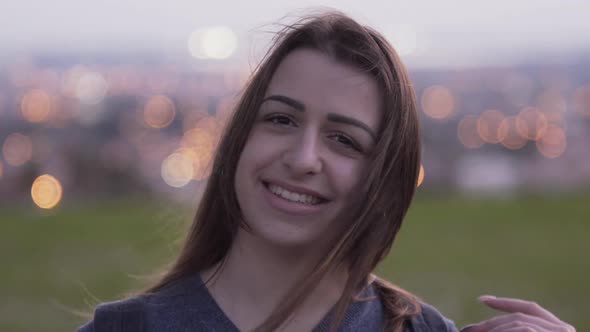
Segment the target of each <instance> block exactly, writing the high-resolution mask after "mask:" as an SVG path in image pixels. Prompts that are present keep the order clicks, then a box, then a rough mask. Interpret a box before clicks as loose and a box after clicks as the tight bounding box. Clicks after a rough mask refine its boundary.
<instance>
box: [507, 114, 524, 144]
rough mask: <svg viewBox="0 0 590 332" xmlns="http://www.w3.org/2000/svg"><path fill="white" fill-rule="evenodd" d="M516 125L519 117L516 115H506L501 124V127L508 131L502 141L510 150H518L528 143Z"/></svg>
mask: <svg viewBox="0 0 590 332" xmlns="http://www.w3.org/2000/svg"><path fill="white" fill-rule="evenodd" d="M516 126H517V118H516V117H514V116H509V117H506V118H505V119H504V120H503V121H502V123H501V124H500V127H503V128H505V129H502V130H505V131H506V135H505V136H504V137H503V138H502V140H501V141H500V143H502V145H503V146H504V147H506V148H507V149H510V150H518V149H520V148H522V147H524V146H525V145H526V143H527V139H526V138H525V137H523V136H522V135H521V134H520V133H519V131H518V129H517V127H516Z"/></svg>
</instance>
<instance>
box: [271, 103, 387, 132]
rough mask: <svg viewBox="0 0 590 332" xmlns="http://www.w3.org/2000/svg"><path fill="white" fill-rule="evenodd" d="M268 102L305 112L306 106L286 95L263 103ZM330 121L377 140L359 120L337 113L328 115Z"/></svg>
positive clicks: (369, 129) (370, 130)
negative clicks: (364, 133)
mask: <svg viewBox="0 0 590 332" xmlns="http://www.w3.org/2000/svg"><path fill="white" fill-rule="evenodd" d="M267 100H274V101H278V102H280V103H283V104H285V105H288V106H291V107H292V108H294V109H295V110H297V111H299V112H305V105H304V104H303V103H302V102H300V101H298V100H295V99H293V98H291V97H287V96H284V95H271V96H268V97H266V98H264V99H263V100H262V102H263V103H264V102H265V101H267ZM328 121H332V122H338V123H344V124H348V125H352V126H355V127H358V128H360V129H362V130H364V131H366V132H367V133H368V134H369V135H371V138H373V139H376V137H377V135H375V133H374V132H373V130H372V129H371V128H369V126H367V125H366V124H364V123H363V122H361V121H359V120H356V119H354V118H351V117H348V116H344V115H341V114H336V113H328Z"/></svg>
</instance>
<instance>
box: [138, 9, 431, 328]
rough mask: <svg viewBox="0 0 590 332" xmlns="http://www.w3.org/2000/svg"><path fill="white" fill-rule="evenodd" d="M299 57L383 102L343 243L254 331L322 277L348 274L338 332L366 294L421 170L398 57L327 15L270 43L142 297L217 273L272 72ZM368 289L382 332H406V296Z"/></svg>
mask: <svg viewBox="0 0 590 332" xmlns="http://www.w3.org/2000/svg"><path fill="white" fill-rule="evenodd" d="M299 48H310V49H314V50H318V51H320V52H323V53H324V54H326V55H328V56H330V57H332V58H333V59H334V60H336V61H339V62H341V63H344V64H348V65H351V66H354V67H355V68H358V69H360V70H362V71H364V72H366V73H368V74H369V75H371V76H372V77H374V79H375V80H376V82H377V83H378V87H379V89H380V93H381V98H382V101H381V107H382V116H381V117H382V119H381V122H380V128H379V134H378V138H377V143H376V145H375V149H374V152H373V153H372V155H371V156H370V157H369V158H370V160H369V167H368V168H367V169H366V170H365V174H363V177H362V178H363V179H366V181H362V183H360V184H359V185H358V188H357V191H356V192H358V195H356V196H355V198H353V200H354V202H352V203H353V204H349V208H348V209H347V210H346V211H342V214H341V218H339V220H338V222H339V223H341V222H342V223H345V225H346V227H345V229H344V231H343V233H342V234H340V236H337V237H336V238H335V240H334V243H332V245H331V246H330V249H329V252H327V253H326V254H325V256H324V258H323V259H322V260H321V261H320V262H319V263H318V264H317V266H315V268H314V269H313V270H312V272H310V273H309V275H307V276H306V278H304V279H303V280H301V283H299V284H298V287H296V288H294V289H292V290H291V291H290V292H289V294H288V296H286V297H285V299H284V301H283V302H282V303H281V304H280V305H279V306H278V307H277V308H275V310H274V311H273V312H272V313H271V315H270V316H269V317H268V318H267V320H266V321H265V322H263V323H262V324H261V325H260V326H259V327H258V328H257V329H256V330H257V331H272V330H275V329H277V328H278V327H280V326H281V325H282V324H284V323H285V322H286V321H287V320H288V319H289V318H290V317H291V315H292V313H293V312H294V310H295V309H296V308H297V307H298V306H299V305H301V303H302V302H303V301H304V300H305V298H306V297H307V296H308V295H309V294H310V292H311V291H313V289H314V288H315V287H316V286H317V285H318V283H319V281H320V280H321V279H322V278H323V277H324V276H325V275H326V273H327V272H328V271H331V270H332V269H334V268H335V267H338V266H347V267H348V270H349V276H348V280H347V282H346V286H345V288H344V291H343V294H342V296H341V298H340V299H339V301H338V302H337V304H336V306H335V310H334V316H333V317H334V319H333V321H332V329H335V328H337V326H338V324H339V323H340V322H341V320H342V319H343V317H344V314H345V311H346V308H347V307H348V305H349V304H350V303H351V302H352V301H354V300H355V294H357V292H358V291H359V290H360V289H362V288H363V287H364V286H366V283H367V280H368V278H369V276H370V274H371V271H373V270H374V269H375V267H376V265H377V264H378V263H379V262H380V261H381V260H382V259H383V258H385V257H386V255H387V254H388V253H389V251H390V249H391V246H392V244H393V241H394V239H395V237H396V235H397V233H398V231H399V229H400V227H401V225H402V221H403V218H404V216H405V214H406V212H407V210H408V208H409V206H410V202H411V201H412V198H413V196H414V192H415V189H416V182H417V178H418V169H419V165H420V139H419V125H418V115H417V106H416V98H415V94H414V90H413V88H412V85H411V82H410V79H409V77H408V74H407V72H406V69H405V68H404V66H403V64H402V62H401V60H400V58H399V56H398V55H397V54H396V52H395V51H394V49H393V47H392V46H391V45H390V44H389V43H388V42H387V40H386V39H385V38H384V37H383V36H382V35H381V34H379V33H378V32H377V31H375V30H373V29H371V28H369V27H365V26H362V25H360V24H359V23H357V22H356V21H354V20H353V19H351V18H350V17H348V16H346V15H345V14H342V13H340V12H328V13H323V14H320V15H314V16H308V17H306V18H304V19H302V20H300V21H299V22H297V23H295V24H292V25H288V26H286V27H285V28H284V29H282V31H280V32H279V33H278V34H277V35H276V38H275V39H274V42H273V46H272V47H271V48H270V50H269V51H268V53H267V54H266V56H265V57H264V59H263V61H262V62H261V63H260V64H259V66H258V67H257V68H256V70H255V72H254V74H253V75H252V77H251V79H250V81H249V82H248V84H247V85H246V87H245V90H244V92H243V94H242V96H241V98H240V100H239V102H238V104H237V106H236V109H235V112H234V114H233V116H232V118H231V119H230V121H229V123H228V125H227V127H226V130H225V132H224V135H223V137H222V139H221V142H220V145H219V147H218V151H217V154H216V156H215V159H214V162H213V166H212V169H213V172H212V174H211V177H210V179H209V182H208V184H207V186H206V189H205V192H204V194H203V197H202V199H201V201H200V204H199V208H198V210H197V213H196V215H195V218H194V221H193V224H192V225H191V227H190V230H189V233H188V235H187V237H186V240H185V243H184V246H183V248H182V251H181V253H180V255H179V256H178V258H177V260H176V261H175V262H174V264H173V265H172V266H171V268H170V269H169V270H168V271H167V272H166V273H165V274H164V276H163V277H162V279H161V280H159V282H157V283H156V284H155V285H154V286H152V287H151V288H150V289H149V290H148V291H147V292H149V293H151V292H156V291H158V290H159V289H161V288H162V287H164V286H166V285H168V284H170V283H172V282H174V281H176V280H178V279H181V278H184V277H187V276H189V275H193V274H195V273H199V272H200V271H203V270H206V269H210V268H212V267H214V266H215V265H216V264H219V263H222V262H223V260H224V257H225V256H226V255H227V253H228V251H229V249H230V247H231V245H232V241H233V239H234V236H235V235H236V233H237V232H238V229H239V228H240V227H247V224H246V223H245V221H244V220H243V218H242V216H241V211H240V207H239V205H238V201H237V198H236V192H235V190H234V177H235V174H236V167H237V164H238V160H239V158H240V154H241V152H242V150H243V148H244V145H245V142H246V140H247V139H248V135H249V133H250V130H251V128H252V126H253V122H254V120H255V118H256V116H257V112H258V109H259V108H260V105H261V102H262V99H263V97H264V94H265V92H266V89H267V87H268V85H269V82H270V80H271V78H272V76H273V74H274V72H275V70H276V69H277V67H278V66H279V64H280V63H281V61H282V60H283V59H284V58H285V57H286V56H287V55H288V54H289V53H290V52H292V51H293V50H295V49H299ZM340 219H341V220H340ZM373 285H374V286H375V288H376V290H377V292H378V294H379V296H380V299H381V302H382V303H383V305H384V308H385V310H384V312H385V322H386V330H388V331H401V330H402V329H403V324H404V322H405V321H406V320H407V319H409V318H410V317H411V316H412V315H415V314H417V313H419V312H420V306H419V304H418V302H417V300H416V298H415V297H414V296H412V295H411V294H409V293H407V292H405V291H403V290H401V289H400V288H398V287H396V286H394V285H392V284H389V283H387V282H386V281H384V280H382V279H379V278H377V279H376V280H375V281H374V282H373Z"/></svg>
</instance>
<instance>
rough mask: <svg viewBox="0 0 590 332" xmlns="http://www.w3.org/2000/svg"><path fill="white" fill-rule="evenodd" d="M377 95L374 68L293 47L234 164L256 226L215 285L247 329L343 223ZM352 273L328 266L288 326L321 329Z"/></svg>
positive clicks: (373, 127)
mask: <svg viewBox="0 0 590 332" xmlns="http://www.w3.org/2000/svg"><path fill="white" fill-rule="evenodd" d="M302 68H305V70H301V69H302ZM379 100H380V98H379V92H378V88H377V83H376V82H375V81H374V79H373V78H372V77H371V76H369V75H368V74H366V73H361V72H360V71H358V70H356V69H355V68H353V67H350V66H348V65H344V64H341V63H338V62H336V61H335V60H333V59H332V58H330V57H328V56H327V55H324V54H322V53H320V52H318V51H314V50H308V49H301V50H295V51H293V52H292V53H290V54H289V55H288V56H287V57H286V58H285V59H284V60H283V62H282V63H281V64H280V65H279V67H278V68H277V70H276V72H275V74H274V75H273V78H272V80H271V82H270V85H269V87H268V89H267V91H266V95H265V101H264V102H263V103H262V106H261V108H260V109H259V110H258V118H257V120H256V123H255V124H254V127H253V128H252V131H251V132H250V135H249V138H248V141H247V142H246V145H245V147H244V150H243V152H242V154H241V156H240V160H239V162H238V166H237V170H236V180H235V190H236V195H237V198H238V202H239V204H240V207H241V210H242V214H243V216H244V219H245V221H246V222H247V223H248V225H249V226H250V228H251V231H250V232H248V231H246V230H244V229H240V230H239V231H238V234H237V236H236V238H235V240H234V243H233V244H232V247H231V249H230V251H229V254H228V257H227V260H226V263H225V264H224V266H223V268H222V269H221V270H220V272H219V273H218V274H217V275H216V277H215V279H214V280H213V281H212V283H210V284H208V287H209V291H210V292H211V294H212V296H213V297H214V298H215V300H216V301H217V303H218V304H219V305H220V307H221V308H222V309H223V311H224V312H225V313H226V315H227V316H228V317H229V318H230V319H231V320H232V322H234V324H235V325H236V326H237V327H238V328H239V329H240V330H244V331H247V330H251V329H252V328H254V327H256V326H258V325H259V324H260V323H262V322H263V321H264V319H265V318H266V317H268V315H269V314H270V313H271V311H272V309H274V308H275V306H276V305H277V304H278V303H279V301H280V300H281V299H282V298H283V296H284V295H285V294H286V293H287V292H288V291H289V290H290V289H291V287H293V286H295V285H296V283H297V282H298V280H299V279H300V278H302V277H303V276H305V275H306V274H307V273H308V272H309V270H310V269H311V268H312V266H313V265H314V264H315V262H316V261H317V260H318V258H319V257H320V255H321V254H322V253H323V252H324V250H325V245H326V243H327V240H326V239H329V237H330V236H332V235H333V234H335V233H336V232H335V230H337V229H338V228H339V227H342V226H341V225H339V223H338V220H336V216H337V215H338V213H339V212H340V211H341V210H342V208H343V207H344V206H345V205H346V204H347V202H348V197H349V196H350V195H352V194H354V193H353V192H352V191H353V188H354V187H355V186H356V184H357V183H358V181H360V174H361V171H362V170H363V168H364V167H365V166H366V164H367V159H368V158H367V156H368V153H369V151H370V150H371V148H372V147H373V145H374V143H375V142H374V136H375V133H376V131H377V127H378V122H379V119H380V111H379V110H380V104H379ZM268 183H273V184H278V185H280V186H281V187H284V186H286V187H289V188H291V189H295V190H293V191H299V192H304V191H307V192H313V193H314V195H315V196H321V197H322V202H321V204H317V205H313V206H310V205H302V204H300V203H292V202H289V201H287V200H284V199H283V198H279V197H278V196H276V195H275V194H273V193H271V192H270V191H269V189H268V188H267V184H268ZM212 271H213V270H211V271H205V272H204V273H203V278H204V279H205V280H207V279H208V277H210V276H211V275H212ZM345 278H346V272H345V270H344V269H342V270H339V271H332V273H330V274H328V275H327V276H326V277H325V278H324V280H322V281H321V282H320V285H319V286H318V288H317V289H316V290H314V291H313V292H312V294H311V296H310V297H309V298H308V299H307V300H306V302H304V303H303V305H302V306H301V308H300V309H299V311H298V312H295V313H294V316H293V317H294V318H293V320H291V321H290V322H289V323H288V324H287V325H285V326H284V329H283V331H309V330H311V329H313V327H314V326H316V325H317V324H318V323H319V321H320V320H321V319H322V318H323V317H324V316H325V315H326V314H327V312H328V311H329V310H330V309H331V308H332V306H333V305H334V304H335V303H336V302H337V300H338V298H339V296H340V294H341V293H342V289H343V287H344V283H345Z"/></svg>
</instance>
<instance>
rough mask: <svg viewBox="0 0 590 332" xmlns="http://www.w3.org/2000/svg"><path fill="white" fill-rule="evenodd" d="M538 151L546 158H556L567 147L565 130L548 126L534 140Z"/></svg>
mask: <svg viewBox="0 0 590 332" xmlns="http://www.w3.org/2000/svg"><path fill="white" fill-rule="evenodd" d="M536 144H537V149H538V150H539V152H540V153H541V154H542V155H543V156H545V157H547V158H557V157H559V156H561V155H562V154H563V152H564V151H565V148H566V147H567V139H566V135H565V131H564V130H563V129H562V128H560V127H557V126H549V127H548V128H547V131H546V132H545V134H544V135H543V137H541V138H540V139H539V140H537V142H536Z"/></svg>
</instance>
